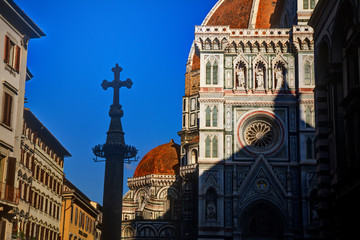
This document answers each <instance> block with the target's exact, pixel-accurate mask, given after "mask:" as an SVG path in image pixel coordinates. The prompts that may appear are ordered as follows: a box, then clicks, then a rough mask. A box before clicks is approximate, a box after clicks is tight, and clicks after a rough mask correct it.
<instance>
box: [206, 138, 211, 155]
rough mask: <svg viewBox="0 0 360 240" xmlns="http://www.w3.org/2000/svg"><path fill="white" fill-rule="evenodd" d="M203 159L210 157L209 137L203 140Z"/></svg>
mask: <svg viewBox="0 0 360 240" xmlns="http://www.w3.org/2000/svg"><path fill="white" fill-rule="evenodd" d="M205 157H206V158H210V157H211V139H210V137H207V138H206V140H205Z"/></svg>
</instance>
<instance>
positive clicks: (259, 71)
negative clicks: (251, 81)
mask: <svg viewBox="0 0 360 240" xmlns="http://www.w3.org/2000/svg"><path fill="white" fill-rule="evenodd" d="M264 73H265V66H264V64H263V63H259V64H258V65H257V68H256V71H255V81H256V83H255V88H264V87H265V85H264V82H265V81H264V77H265V74H264Z"/></svg>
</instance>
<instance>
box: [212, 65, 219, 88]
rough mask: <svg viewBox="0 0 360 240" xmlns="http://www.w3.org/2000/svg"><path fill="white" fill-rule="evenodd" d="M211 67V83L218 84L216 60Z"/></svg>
mask: <svg viewBox="0 0 360 240" xmlns="http://www.w3.org/2000/svg"><path fill="white" fill-rule="evenodd" d="M212 68H213V74H212V77H213V81H212V83H213V84H215V85H216V84H218V69H219V67H218V63H217V61H215V62H214V64H213V66H212Z"/></svg>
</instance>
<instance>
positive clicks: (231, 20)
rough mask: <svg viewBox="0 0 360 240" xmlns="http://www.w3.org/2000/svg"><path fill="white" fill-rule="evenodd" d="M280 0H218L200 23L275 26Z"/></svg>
mask: <svg viewBox="0 0 360 240" xmlns="http://www.w3.org/2000/svg"><path fill="white" fill-rule="evenodd" d="M283 2H284V1H282V0H219V1H218V2H217V3H216V5H215V6H214V7H213V8H212V9H211V11H210V12H209V14H208V15H207V17H206V18H205V20H204V22H203V23H202V25H208V26H213V25H229V26H230V28H259V29H266V28H271V27H276V25H277V23H278V20H279V17H280V16H279V14H278V13H280V12H281V9H282V7H283V6H282V5H283Z"/></svg>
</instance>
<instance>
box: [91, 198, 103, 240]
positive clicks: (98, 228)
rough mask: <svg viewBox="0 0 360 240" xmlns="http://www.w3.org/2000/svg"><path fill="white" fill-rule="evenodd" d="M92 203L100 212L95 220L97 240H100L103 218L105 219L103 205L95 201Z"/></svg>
mask: <svg viewBox="0 0 360 240" xmlns="http://www.w3.org/2000/svg"><path fill="white" fill-rule="evenodd" d="M90 203H91V205H92V206H93V207H94V208H95V209H97V210H98V212H99V214H98V215H97V218H96V222H95V228H96V230H95V231H96V232H95V238H94V239H95V240H100V239H101V230H102V219H103V207H102V206H101V205H100V204H99V203H97V202H94V201H91V202H90Z"/></svg>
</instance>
